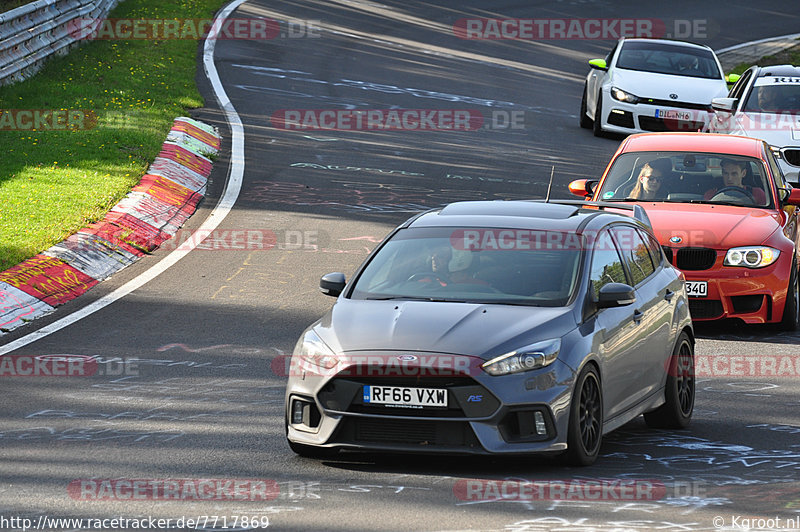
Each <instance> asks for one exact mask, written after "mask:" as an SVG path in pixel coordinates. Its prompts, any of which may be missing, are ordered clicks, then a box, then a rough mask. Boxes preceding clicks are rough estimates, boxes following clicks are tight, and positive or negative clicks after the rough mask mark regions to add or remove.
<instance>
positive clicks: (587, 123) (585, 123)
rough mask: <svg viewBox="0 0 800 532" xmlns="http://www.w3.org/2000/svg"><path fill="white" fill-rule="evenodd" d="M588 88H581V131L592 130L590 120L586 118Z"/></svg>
mask: <svg viewBox="0 0 800 532" xmlns="http://www.w3.org/2000/svg"><path fill="white" fill-rule="evenodd" d="M588 88H589V87H588V86H586V85H584V86H583V98H581V127H582V128H583V129H592V125H593V121H592V119H591V118H589V117H588V116H586V90H587V89H588Z"/></svg>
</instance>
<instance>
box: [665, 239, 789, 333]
mask: <svg viewBox="0 0 800 532" xmlns="http://www.w3.org/2000/svg"><path fill="white" fill-rule="evenodd" d="M718 255H719V256H718V258H717V263H716V264H715V265H714V267H713V268H711V269H708V270H700V271H691V270H681V271H683V274H684V276H685V277H686V280H687V281H706V282H707V283H708V295H707V296H705V297H691V296H690V297H689V311H690V313H691V315H692V320H693V321H714V320H721V319H726V318H737V319H740V320H742V321H743V322H745V323H747V324H757V323H776V322H780V321H781V318H782V316H783V308H784V305H785V303H786V293H787V288H788V285H789V269H790V268H789V266H788V265H784V262H787V260H786V258H785V257H783V256H782V257H780V258H779V260H778V261H777V262H776V263H775V264H773V265H771V266H767V267H765V268H758V269H748V268H733V267H728V266H722V260H723V258H724V253H719V252H718ZM785 255H787V256H788V255H790V253H785ZM788 260H789V261H790V260H791V257H788Z"/></svg>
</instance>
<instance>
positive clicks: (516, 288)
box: [350, 227, 584, 307]
mask: <svg viewBox="0 0 800 532" xmlns="http://www.w3.org/2000/svg"><path fill="white" fill-rule="evenodd" d="M583 248H584V245H583V238H582V237H580V236H578V235H576V234H574V233H562V232H557V231H537V230H530V229H496V228H452V227H450V228H446V227H437V228H412V229H402V230H400V231H398V232H397V233H396V234H395V235H394V236H393V237H392V238H391V240H390V241H389V242H387V243H386V244H385V245H383V246H382V247H381V248H380V249H379V251H378V252H377V253H376V255H375V257H373V258H372V260H371V261H370V262H369V264H368V265H367V266H366V268H365V269H364V270H363V272H362V273H361V275H360V276H359V277H358V278H357V279H356V280H355V286H354V287H353V290H352V292H351V294H350V297H351V298H353V299H373V300H391V299H410V300H424V301H450V302H467V303H498V304H511V305H532V306H548V307H556V306H564V305H566V304H567V302H568V301H569V300H570V299H571V296H572V294H573V292H574V291H575V286H576V284H577V281H578V274H579V270H580V262H581V256H582V249H583Z"/></svg>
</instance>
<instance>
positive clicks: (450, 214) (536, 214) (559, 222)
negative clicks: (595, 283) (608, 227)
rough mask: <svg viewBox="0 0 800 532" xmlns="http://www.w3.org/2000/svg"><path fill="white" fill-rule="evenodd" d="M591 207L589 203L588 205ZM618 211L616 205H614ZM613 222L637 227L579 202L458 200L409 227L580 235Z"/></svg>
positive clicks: (417, 219) (630, 220)
mask: <svg viewBox="0 0 800 532" xmlns="http://www.w3.org/2000/svg"><path fill="white" fill-rule="evenodd" d="M589 205H590V204H589ZM613 207H614V208H620V207H621V206H620V205H619V204H616V205H613ZM612 221H627V222H632V223H634V224H638V221H637V220H635V219H634V218H633V217H631V216H626V215H625V214H620V213H616V212H609V211H605V210H600V209H598V208H593V207H590V208H587V207H586V206H585V205H583V204H582V202H580V201H570V202H566V201H565V202H564V203H559V202H558V200H552V201H551V202H544V201H539V200H507V201H503V200H495V201H460V202H456V203H451V204H449V205H446V206H445V207H443V208H441V209H437V210H433V211H428V212H426V213H423V214H421V215H419V216H418V217H416V218H413V219H412V220H411V221H410V223H409V224H408V226H409V227H415V228H417V227H496V228H508V229H537V230H541V231H571V232H576V233H580V232H582V230H583V229H584V228H585V227H586V226H588V225H589V224H590V223H591V226H592V227H594V226H596V225H598V224H599V225H605V224H607V223H610V222H612Z"/></svg>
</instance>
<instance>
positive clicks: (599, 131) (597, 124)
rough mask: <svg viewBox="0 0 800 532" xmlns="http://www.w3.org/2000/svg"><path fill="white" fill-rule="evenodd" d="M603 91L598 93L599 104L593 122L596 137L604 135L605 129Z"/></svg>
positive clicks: (595, 109)
mask: <svg viewBox="0 0 800 532" xmlns="http://www.w3.org/2000/svg"><path fill="white" fill-rule="evenodd" d="M602 124H603V91H600V93H599V94H598V95H597V106H596V107H595V108H594V121H593V123H592V132H593V133H594V136H595V137H604V136H605V132H604V131H603V125H602Z"/></svg>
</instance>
